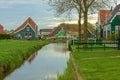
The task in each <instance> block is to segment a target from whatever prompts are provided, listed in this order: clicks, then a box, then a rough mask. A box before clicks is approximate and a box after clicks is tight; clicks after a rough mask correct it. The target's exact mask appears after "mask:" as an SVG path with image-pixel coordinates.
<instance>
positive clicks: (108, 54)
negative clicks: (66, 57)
mask: <svg viewBox="0 0 120 80" xmlns="http://www.w3.org/2000/svg"><path fill="white" fill-rule="evenodd" d="M72 56H73V58H74V59H75V63H76V64H77V67H78V72H79V74H80V76H81V77H82V78H83V80H119V79H120V76H119V75H120V51H118V50H114V49H107V50H106V51H104V50H99V49H98V50H97V49H95V50H93V51H90V50H82V49H81V50H78V49H77V46H73V52H72ZM69 68H70V67H69V66H68V69H69ZM69 73H71V72H68V74H65V75H66V77H67V76H70V75H69ZM61 80H65V79H61ZM67 80H73V79H67Z"/></svg>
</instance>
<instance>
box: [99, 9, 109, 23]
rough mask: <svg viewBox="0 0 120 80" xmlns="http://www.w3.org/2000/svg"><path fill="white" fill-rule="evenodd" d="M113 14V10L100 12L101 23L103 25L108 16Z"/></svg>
mask: <svg viewBox="0 0 120 80" xmlns="http://www.w3.org/2000/svg"><path fill="white" fill-rule="evenodd" d="M110 13H111V10H100V11H99V15H100V23H101V25H103V24H104V23H105V20H106V16H107V15H109V14H110Z"/></svg>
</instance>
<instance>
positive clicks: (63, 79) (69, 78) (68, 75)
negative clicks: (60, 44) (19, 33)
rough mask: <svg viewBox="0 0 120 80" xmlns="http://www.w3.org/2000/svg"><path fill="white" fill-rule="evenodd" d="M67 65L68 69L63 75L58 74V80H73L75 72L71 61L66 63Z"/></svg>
mask: <svg viewBox="0 0 120 80" xmlns="http://www.w3.org/2000/svg"><path fill="white" fill-rule="evenodd" d="M67 65H68V68H67V69H66V70H65V72H64V74H58V80H75V72H74V69H73V65H72V62H71V60H69V61H68V63H67Z"/></svg>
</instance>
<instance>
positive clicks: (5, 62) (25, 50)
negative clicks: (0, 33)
mask: <svg viewBox="0 0 120 80" xmlns="http://www.w3.org/2000/svg"><path fill="white" fill-rule="evenodd" d="M48 43H49V42H48V41H22V40H0V75H2V74H4V73H6V72H7V71H8V70H11V68H15V67H17V66H18V65H20V64H21V63H23V62H24V60H25V59H27V58H28V57H29V56H30V55H31V54H32V53H34V52H35V51H37V50H38V49H40V48H41V47H42V46H44V45H46V44H48Z"/></svg>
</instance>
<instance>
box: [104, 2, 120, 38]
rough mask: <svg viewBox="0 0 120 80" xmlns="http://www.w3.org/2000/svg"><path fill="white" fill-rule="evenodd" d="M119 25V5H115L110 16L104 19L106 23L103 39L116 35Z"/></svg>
mask: <svg viewBox="0 0 120 80" xmlns="http://www.w3.org/2000/svg"><path fill="white" fill-rule="evenodd" d="M119 25H120V4H119V5H117V6H116V7H115V8H114V9H113V10H112V12H111V13H110V15H108V16H107V17H106V23H105V24H104V28H103V30H104V33H103V34H104V37H106V39H107V38H108V36H110V35H112V34H115V33H118V26H119Z"/></svg>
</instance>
